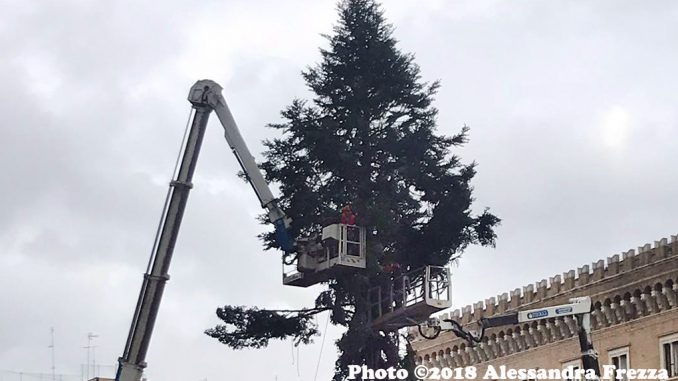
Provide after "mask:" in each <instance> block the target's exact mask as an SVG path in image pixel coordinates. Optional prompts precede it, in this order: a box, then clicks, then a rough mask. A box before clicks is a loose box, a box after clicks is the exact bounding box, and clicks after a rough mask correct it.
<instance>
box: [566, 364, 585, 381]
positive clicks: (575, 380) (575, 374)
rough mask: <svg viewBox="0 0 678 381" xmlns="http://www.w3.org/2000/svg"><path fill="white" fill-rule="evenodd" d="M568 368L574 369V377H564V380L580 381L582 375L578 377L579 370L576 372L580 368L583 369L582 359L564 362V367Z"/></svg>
mask: <svg viewBox="0 0 678 381" xmlns="http://www.w3.org/2000/svg"><path fill="white" fill-rule="evenodd" d="M568 368H571V369H572V371H571V372H572V375H573V377H572V378H563V379H564V380H567V381H579V380H581V377H577V376H578V375H577V372H576V371H577V370H578V369H581V360H573V361H568V362H565V363H563V368H562V369H563V370H565V369H568Z"/></svg>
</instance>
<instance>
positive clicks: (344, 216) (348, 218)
mask: <svg viewBox="0 0 678 381" xmlns="http://www.w3.org/2000/svg"><path fill="white" fill-rule="evenodd" d="M355 218H356V215H355V214H354V213H353V210H352V209H351V204H346V206H344V207H343V208H341V223H342V224H344V225H355Z"/></svg>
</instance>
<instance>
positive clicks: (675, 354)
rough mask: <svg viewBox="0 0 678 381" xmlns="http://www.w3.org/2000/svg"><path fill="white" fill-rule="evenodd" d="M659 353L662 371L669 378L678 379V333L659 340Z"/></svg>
mask: <svg viewBox="0 0 678 381" xmlns="http://www.w3.org/2000/svg"><path fill="white" fill-rule="evenodd" d="M659 353H660V355H661V366H662V369H666V372H668V374H669V377H678V333H677V334H673V335H670V336H664V337H662V338H660V339H659Z"/></svg>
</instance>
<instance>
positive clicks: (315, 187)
mask: <svg viewBox="0 0 678 381" xmlns="http://www.w3.org/2000/svg"><path fill="white" fill-rule="evenodd" d="M338 10H339V22H338V24H337V25H336V26H335V28H334V33H333V34H332V35H331V36H327V39H328V40H329V47H328V48H327V49H321V53H322V60H321V62H320V63H319V64H317V65H316V66H313V67H310V68H308V69H307V70H306V71H305V72H303V77H304V79H305V81H306V83H307V85H308V87H309V88H310V89H311V90H312V91H313V93H314V94H315V96H314V98H313V100H312V101H311V102H308V101H303V100H299V99H296V100H294V101H293V102H292V104H291V105H290V106H288V107H287V108H286V109H285V110H283V111H282V113H281V114H282V119H283V121H282V122H281V123H277V124H272V125H270V126H271V127H273V128H274V129H276V130H279V131H281V132H282V137H281V138H279V139H273V140H270V141H267V142H266V143H265V144H266V147H267V151H266V152H265V158H266V161H265V162H264V163H263V164H262V168H263V169H264V170H265V172H266V177H267V179H268V180H269V181H272V182H277V183H279V184H280V191H281V194H282V195H281V197H280V204H281V206H282V207H283V209H284V210H285V211H286V213H287V214H288V215H289V216H291V217H292V218H293V224H292V234H293V235H295V236H297V237H301V236H304V235H306V234H310V233H314V232H318V231H320V229H321V228H322V225H323V222H327V221H331V220H332V219H336V217H337V216H338V213H339V210H340V209H341V207H342V206H343V205H346V204H348V203H350V204H352V207H353V210H354V211H355V212H356V214H357V215H358V224H359V225H362V226H365V227H367V229H368V232H369V234H368V249H367V253H368V254H367V255H368V265H367V269H366V270H365V271H354V272H348V273H345V274H342V275H339V276H337V277H336V278H335V279H332V280H331V281H329V283H328V284H327V289H326V290H325V291H323V292H321V293H320V295H318V297H317V299H316V301H315V307H313V308H309V309H304V310H299V311H276V310H260V309H256V308H244V307H234V306H225V307H222V308H219V309H218V310H217V315H218V317H219V318H220V319H221V320H223V322H224V323H225V324H223V325H218V326H216V327H214V328H212V329H209V330H207V331H206V333H207V334H208V335H210V336H212V337H214V338H217V339H218V340H219V341H221V342H222V343H224V344H226V345H228V346H230V347H232V348H236V349H237V348H243V347H262V346H266V345H267V344H268V341H269V340H270V339H284V338H293V339H294V340H295V344H299V343H308V342H309V341H310V340H311V339H312V337H313V336H314V335H316V334H317V333H318V331H317V327H316V326H315V325H314V324H313V319H312V317H313V315H315V314H317V313H320V312H323V311H330V319H331V320H330V321H331V322H332V323H333V324H335V325H341V326H345V327H347V328H348V329H347V330H346V332H345V333H344V335H343V336H342V337H341V339H339V340H338V341H337V347H338V350H339V353H340V356H339V359H338V360H337V363H336V373H335V380H342V379H344V378H345V376H346V373H347V370H348V365H350V364H367V365H369V366H371V367H374V368H379V367H389V366H398V365H399V364H409V365H408V366H411V365H412V363H413V361H412V354H411V353H410V354H409V356H404V357H403V358H401V354H400V351H399V345H398V340H399V337H398V333H397V332H375V331H373V330H372V329H371V328H370V325H369V322H368V321H367V314H366V306H365V304H364V303H363V301H364V294H365V290H366V287H368V285H375V284H379V283H380V282H385V281H386V279H387V278H388V275H387V274H385V271H384V268H383V266H384V265H387V264H392V263H397V264H399V265H400V267H401V268H402V269H403V270H409V269H415V268H419V267H421V266H424V265H446V264H448V263H450V262H451V261H453V260H454V259H456V258H458V256H459V255H461V253H462V252H463V250H464V249H465V248H466V247H467V246H468V245H471V244H480V245H494V240H495V233H494V228H495V226H496V225H497V224H498V223H499V219H498V218H497V217H495V216H494V215H493V214H491V213H490V212H488V211H487V210H485V211H484V212H483V213H481V214H479V215H475V214H473V213H472V211H471V205H472V201H473V198H472V187H471V185H470V181H471V179H472V178H473V176H474V175H475V163H472V164H464V163H462V162H461V160H460V158H459V157H458V156H457V155H455V154H453V153H452V152H451V150H452V149H453V148H454V147H457V146H460V145H462V144H463V143H465V142H466V138H467V133H468V128H467V127H463V128H462V129H461V131H460V132H459V133H458V134H457V135H454V136H451V137H446V136H440V135H436V133H435V128H436V116H437V112H438V111H437V109H436V108H434V107H433V106H432V101H433V97H434V95H435V93H436V90H437V89H438V86H439V84H438V82H432V83H426V82H423V81H422V80H421V77H420V72H419V67H418V66H417V65H416V64H415V63H414V57H413V55H411V54H405V53H402V52H400V51H399V50H398V48H397V47H396V40H395V39H394V38H393V35H392V32H393V28H392V26H390V25H389V24H387V23H386V21H385V19H384V16H383V12H382V10H381V8H380V6H379V5H378V4H377V3H376V2H375V1H374V0H343V1H341V2H340V4H339V7H338ZM262 239H263V241H264V242H265V245H266V246H267V247H268V248H276V247H277V244H276V241H275V238H274V236H273V234H272V233H267V234H263V235H262Z"/></svg>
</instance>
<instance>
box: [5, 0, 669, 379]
mask: <svg viewBox="0 0 678 381" xmlns="http://www.w3.org/2000/svg"><path fill="white" fill-rule="evenodd" d="M0 8H1V9H2V10H3V11H2V13H1V14H0V52H1V54H2V59H0V83H2V85H3V91H2V92H0V115H2V117H3V122H2V127H1V128H0V142H2V150H0V166H1V168H0V169H1V170H2V176H0V189H2V196H3V197H2V199H3V201H2V207H1V208H0V210H1V211H2V214H1V217H0V379H2V380H3V381H14V380H18V379H19V378H18V377H19V376H18V375H13V374H12V373H10V372H9V371H24V372H33V373H39V372H43V373H49V369H50V352H49V349H48V348H47V346H48V345H49V340H50V335H49V332H50V327H52V326H53V327H54V329H55V337H56V367H57V369H56V371H57V373H62V374H68V375H74V377H72V378H66V377H65V378H64V380H67V381H71V380H79V377H80V374H81V364H83V363H85V361H86V350H85V349H83V348H82V347H84V346H85V345H87V333H88V332H93V333H94V334H96V335H98V338H96V339H95V340H94V341H93V344H94V345H96V362H97V364H102V365H106V366H111V365H113V364H115V362H116V359H117V357H118V356H120V354H121V352H122V349H123V346H124V341H125V339H126V336H127V332H128V329H129V323H130V320H131V315H132V312H133V309H134V304H135V302H136V298H137V294H138V289H139V286H140V284H141V279H142V277H141V275H142V273H143V271H144V268H145V264H146V261H147V259H148V254H149V251H150V249H151V246H152V241H153V236H154V233H155V229H156V224H157V220H158V218H159V215H160V212H161V208H162V202H163V200H164V196H165V192H166V188H167V183H168V181H169V180H170V176H171V171H172V167H173V163H174V159H175V157H176V154H177V150H178V146H179V142H180V139H181V135H182V132H183V127H184V124H185V122H186V118H187V116H188V112H189V109H190V106H189V103H188V102H187V101H186V95H187V93H188V89H189V88H190V86H191V85H192V84H193V83H194V82H195V80H197V79H203V78H210V79H214V80H216V81H217V82H219V83H220V84H221V85H223V87H224V94H225V97H226V99H227V100H228V102H229V103H230V107H231V110H232V111H233V114H234V115H235V117H236V119H237V121H238V123H239V125H240V128H241V130H242V134H243V136H244V137H245V139H246V140H247V141H248V142H249V143H250V147H251V150H252V151H253V152H255V153H257V156H258V157H260V156H259V153H260V152H262V150H263V147H262V145H261V140H262V139H264V138H267V137H271V136H273V135H272V134H273V133H274V132H273V131H272V130H270V129H266V128H265V127H264V126H265V124H266V123H269V122H276V121H278V120H279V111H280V110H281V109H282V108H283V107H285V106H286V105H287V104H289V103H290V101H291V100H292V99H293V98H294V97H308V96H309V94H308V93H307V92H306V89H305V87H304V84H303V81H302V78H301V76H300V71H301V70H303V69H304V67H306V66H307V65H309V64H312V63H314V62H317V61H318V59H319V53H318V47H319V46H322V45H323V44H324V40H323V38H322V37H321V36H320V34H321V33H329V32H331V28H332V23H333V22H334V21H335V19H336V14H335V4H334V2H333V1H312V0H294V1H285V2H281V1H271V0H265V1H258V2H257V1H244V0H243V1H240V0H230V1H229V0H226V1H203V2H191V1H183V2H182V1H177V0H166V1H163V2H148V1H147V2H140V1H132V0H128V1H106V2H102V1H87V0H66V1H38V0H0ZM384 8H385V12H386V17H387V18H388V19H389V21H390V22H392V23H393V24H394V25H395V26H396V30H395V36H396V38H397V39H398V40H399V41H400V47H401V49H403V50H404V51H407V52H414V53H416V57H417V59H416V61H417V63H418V64H419V65H420V66H421V68H422V74H423V77H424V79H426V80H435V79H440V80H441V82H442V88H441V90H440V93H439V95H438V96H437V101H436V106H437V107H438V108H439V109H440V115H439V132H441V133H443V134H448V135H449V134H453V133H455V132H456V131H458V130H459V128H460V127H461V126H462V125H464V124H468V125H470V126H471V136H470V137H471V142H470V143H469V144H468V145H467V146H466V147H464V148H463V149H461V150H460V151H459V153H460V154H461V155H462V157H463V158H464V159H465V160H466V161H469V162H470V161H472V160H475V161H477V162H478V164H479V165H478V175H477V177H476V179H475V180H474V186H475V195H476V197H477V201H476V207H477V209H478V210H481V209H482V208H483V207H485V206H488V207H490V208H491V209H492V211H493V212H494V213H496V214H497V215H498V216H499V217H501V218H502V220H503V222H502V226H501V227H500V228H499V229H498V235H499V238H498V241H497V247H496V249H479V248H470V249H469V250H468V251H467V253H466V254H465V255H464V257H463V258H462V260H461V261H460V263H459V266H458V267H454V268H453V273H454V292H453V296H454V304H455V308H459V307H462V306H464V305H466V304H470V303H473V302H475V301H477V300H481V299H485V298H487V297H490V296H494V295H497V294H500V293H503V292H506V291H509V290H511V289H514V288H516V287H521V286H524V285H527V284H529V283H533V282H536V281H539V280H541V279H543V278H547V277H549V276H553V275H555V274H558V273H562V272H565V271H568V270H570V269H573V268H576V267H577V266H581V265H584V264H587V263H591V262H594V261H596V260H598V259H601V258H606V257H608V256H611V255H614V254H616V253H620V252H622V251H625V250H628V249H630V248H635V247H637V246H640V245H642V244H645V243H646V242H651V241H654V240H657V239H660V238H662V237H666V236H669V235H670V234H677V233H678V224H676V215H678V203H676V201H675V194H676V189H678V177H677V176H676V175H675V166H676V162H677V156H678V153H677V150H676V142H678V112H677V111H676V110H678V97H677V92H678V77H677V76H676V68H677V67H678V43H676V41H678V3H676V2H672V1H583V0H582V1H548V2H547V1H513V2H509V1H489V0H487V1H478V0H469V1H442V0H440V1H433V0H432V1H416V2H415V1H410V0H397V1H395V0H394V1H387V2H386V3H385V5H384ZM213 119H214V120H212V122H211V123H210V125H209V128H208V132H207V135H206V138H205V142H204V146H203V151H202V153H201V157H200V160H199V163H198V168H197V171H196V176H195V178H194V184H195V188H194V190H193V191H192V193H191V196H190V199H189V203H188V207H187V210H186V214H185V218H184V223H183V225H182V231H181V234H180V236H179V240H178V245H177V248H176V251H175V256H174V260H173V263H172V267H171V269H170V273H171V276H172V279H171V280H170V282H169V284H168V286H167V288H166V291H165V297H164V300H163V302H162V307H161V310H160V315H159V318H158V320H157V325H156V329H155V334H154V337H153V340H152V343H151V347H150V351H149V356H148V359H147V360H148V364H149V366H148V369H147V370H148V372H147V374H148V376H149V377H150V379H151V380H152V381H156V380H177V381H179V380H180V381H198V380H203V379H208V380H226V379H229V380H238V379H240V380H243V379H248V380H251V379H256V380H270V381H274V380H276V379H277V380H280V381H284V380H290V381H292V380H313V379H314V374H315V370H316V364H318V357H319V350H320V343H321V338H318V339H317V340H316V344H314V345H311V346H306V347H301V348H300V349H299V350H298V351H297V350H296V349H292V346H291V344H290V343H289V342H282V343H275V344H273V345H271V346H270V347H269V348H267V349H261V350H244V351H238V352H235V351H232V350H230V349H227V348H226V347H225V346H223V345H221V344H219V343H218V342H216V341H215V340H213V339H211V338H209V337H207V336H205V335H204V334H203V333H202V332H203V330H204V329H205V328H208V327H211V326H213V325H214V324H215V323H217V322H218V321H217V318H216V316H215V315H214V310H215V308H216V307H217V306H219V305H223V304H246V305H259V306H266V307H290V306H293V307H301V306H304V305H310V304H311V303H312V301H313V299H314V296H315V295H316V293H317V291H318V289H311V290H303V289H296V288H289V287H283V286H282V285H281V281H280V263H279V256H278V255H277V253H273V252H270V253H267V252H263V250H262V246H261V244H260V242H259V241H258V240H257V238H256V236H257V234H258V233H260V232H261V231H262V230H263V229H264V227H262V226H261V225H259V224H258V223H257V221H256V219H255V217H256V216H257V215H258V214H259V213H260V210H259V206H258V203H257V201H256V198H255V196H254V194H253V193H252V191H251V189H250V187H249V186H248V185H247V184H245V183H244V182H242V181H241V180H240V179H238V178H237V177H236V173H237V171H238V167H237V163H236V160H235V159H234V158H233V157H232V155H231V153H230V152H229V150H228V149H227V146H226V143H225V142H224V140H223V135H222V131H221V127H220V126H219V125H218V123H217V122H216V118H213ZM325 319H326V317H325V316H324V315H323V316H320V317H319V324H320V326H321V328H322V327H324V324H325ZM336 337H338V331H337V330H336V329H335V330H332V332H330V334H329V335H328V336H327V342H326V343H325V347H324V351H323V354H322V359H321V361H320V365H319V372H318V378H317V379H318V380H328V379H329V378H330V375H331V374H332V372H333V364H334V361H335V359H336V351H335V350H334V348H333V344H334V343H333V342H334V340H335V339H336ZM297 356H298V357H297ZM112 373H113V369H112V368H107V367H103V368H102V370H101V375H102V376H107V375H111V374H112ZM23 379H24V380H31V379H37V378H36V377H33V378H31V377H28V376H26V375H24V377H23Z"/></svg>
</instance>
